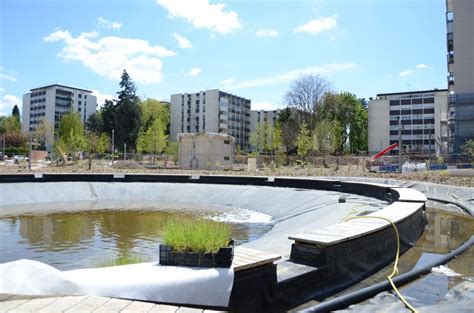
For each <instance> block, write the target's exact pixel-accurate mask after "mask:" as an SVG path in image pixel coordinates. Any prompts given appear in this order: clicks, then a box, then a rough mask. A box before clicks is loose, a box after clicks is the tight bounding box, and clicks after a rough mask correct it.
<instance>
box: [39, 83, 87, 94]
mask: <svg viewBox="0 0 474 313" xmlns="http://www.w3.org/2000/svg"><path fill="white" fill-rule="evenodd" d="M50 87H62V88H69V89H75V90H80V91H85V92H90V93H92V91H91V90H87V89H81V88H76V87H71V86H66V85H59V84H53V85H47V86H43V87H37V88H33V89H30V91H34V90H38V89H45V88H50Z"/></svg>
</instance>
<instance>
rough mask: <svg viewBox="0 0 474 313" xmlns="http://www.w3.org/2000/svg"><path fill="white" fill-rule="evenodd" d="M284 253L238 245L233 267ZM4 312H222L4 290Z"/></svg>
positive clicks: (265, 261) (0, 302) (236, 269)
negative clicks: (26, 293) (268, 251)
mask: <svg viewBox="0 0 474 313" xmlns="http://www.w3.org/2000/svg"><path fill="white" fill-rule="evenodd" d="M280 258H281V256H279V255H276V254H271V253H265V252H262V251H257V250H253V249H248V248H244V247H236V248H235V250H234V259H233V262H232V268H233V269H234V272H239V271H243V270H246V269H250V268H254V267H258V266H262V265H267V264H271V263H273V262H274V261H276V260H278V259H280ZM4 312H41V313H59V312H67V313H82V312H87V313H88V312H108V313H114V312H116V313H118V312H120V313H132V312H147V313H162V312H163V313H171V312H176V313H198V312H201V313H203V312H222V311H213V310H203V309H196V308H190V307H183V306H181V307H180V306H173V305H164V304H155V303H150V302H143V301H132V300H124V299H116V298H108V297H97V296H92V295H86V296H59V297H39V296H38V297H35V296H18V295H1V294H0V313H4Z"/></svg>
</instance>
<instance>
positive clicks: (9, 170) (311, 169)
mask: <svg viewBox="0 0 474 313" xmlns="http://www.w3.org/2000/svg"><path fill="white" fill-rule="evenodd" d="M109 165H110V164H106V163H105V162H99V161H94V163H93V165H92V169H91V170H89V169H88V164H87V161H85V160H82V161H80V162H79V163H77V164H73V165H66V166H56V165H48V166H38V165H33V169H32V170H28V168H27V164H26V163H23V164H20V165H11V166H4V165H0V174H13V173H35V172H36V173H146V174H194V175H198V174H202V175H256V176H303V177H306V176H327V177H331V176H345V177H350V176H356V177H376V178H391V179H399V180H407V181H422V182H431V183H437V184H446V185H454V186H463V187H474V176H470V177H466V176H454V175H452V173H450V172H449V171H446V170H444V171H430V172H427V171H426V172H415V173H406V174H399V173H371V172H369V171H368V170H367V169H366V168H365V167H364V166H362V165H357V164H352V165H351V164H346V165H340V166H339V168H338V169H336V166H331V167H329V168H325V167H323V166H308V165H307V166H305V167H302V166H283V167H274V168H271V167H263V168H260V169H258V170H257V171H256V172H248V171H247V170H246V165H245V164H238V165H236V166H235V167H234V170H226V171H208V170H194V171H191V170H181V169H176V168H163V167H162V166H161V167H158V166H153V167H151V166H147V165H141V164H138V163H136V162H133V161H125V162H124V161H119V162H116V163H115V164H114V166H109Z"/></svg>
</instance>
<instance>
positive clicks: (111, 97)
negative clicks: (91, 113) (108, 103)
mask: <svg viewBox="0 0 474 313" xmlns="http://www.w3.org/2000/svg"><path fill="white" fill-rule="evenodd" d="M92 95H94V96H96V97H97V106H98V107H99V108H101V107H102V106H103V105H104V103H105V100H117V96H116V95H110V94H105V93H101V92H100V91H99V90H97V89H92Z"/></svg>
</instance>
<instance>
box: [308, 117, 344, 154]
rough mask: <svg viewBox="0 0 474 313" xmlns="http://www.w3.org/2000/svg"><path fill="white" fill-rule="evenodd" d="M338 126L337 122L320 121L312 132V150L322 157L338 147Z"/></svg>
mask: <svg viewBox="0 0 474 313" xmlns="http://www.w3.org/2000/svg"><path fill="white" fill-rule="evenodd" d="M339 134H340V126H339V122H338V121H328V120H322V121H319V122H318V123H317V124H316V128H315V129H314V131H313V141H314V150H315V151H316V152H319V153H320V154H322V155H323V156H324V155H326V154H328V153H329V154H330V153H333V152H335V151H336V150H337V148H338V147H339V141H340V137H339Z"/></svg>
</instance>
